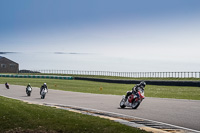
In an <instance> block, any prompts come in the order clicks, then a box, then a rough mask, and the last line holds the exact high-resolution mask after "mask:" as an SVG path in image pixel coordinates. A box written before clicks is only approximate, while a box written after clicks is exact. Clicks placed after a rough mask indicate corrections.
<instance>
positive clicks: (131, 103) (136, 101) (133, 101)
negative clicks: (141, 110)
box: [120, 90, 145, 109]
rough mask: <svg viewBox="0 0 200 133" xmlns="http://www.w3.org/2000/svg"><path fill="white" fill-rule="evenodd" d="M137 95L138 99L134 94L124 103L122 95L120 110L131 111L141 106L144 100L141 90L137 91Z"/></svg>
mask: <svg viewBox="0 0 200 133" xmlns="http://www.w3.org/2000/svg"><path fill="white" fill-rule="evenodd" d="M137 93H138V95H139V97H138V96H136V95H134V94H131V95H130V96H129V97H128V99H127V100H126V101H125V95H123V96H122V100H121V102H120V107H121V108H125V107H132V109H137V108H138V107H139V105H140V104H141V102H142V100H143V99H144V98H145V96H144V91H143V90H139V91H138V92H137Z"/></svg>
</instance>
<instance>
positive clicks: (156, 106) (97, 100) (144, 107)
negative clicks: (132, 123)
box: [0, 84, 200, 131]
mask: <svg viewBox="0 0 200 133" xmlns="http://www.w3.org/2000/svg"><path fill="white" fill-rule="evenodd" d="M0 95H2V96H7V97H12V98H17V99H20V100H26V101H30V102H37V103H55V104H63V105H72V106H79V107H84V108H91V109H97V110H103V111H108V112H115V113H120V114H125V115H130V116H134V117H140V118H145V119H149V120H154V121H159V122H164V123H168V124H173V125H176V126H181V127H185V128H190V129H194V130H198V131H200V100H178V99H167V98H148V97H147V98H145V99H144V101H143V102H142V104H141V105H140V106H139V107H138V109H137V110H133V109H131V108H125V109H121V108H119V102H120V100H121V96H116V95H100V94H88V93H78V92H68V91H59V90H51V89H49V92H48V94H47V95H46V98H45V99H41V98H40V95H39V88H35V87H33V91H32V94H31V97H28V96H26V93H25V87H24V86H18V85H10V89H6V88H5V86H4V85H2V84H0Z"/></svg>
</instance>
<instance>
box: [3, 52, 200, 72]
mask: <svg viewBox="0 0 200 133" xmlns="http://www.w3.org/2000/svg"><path fill="white" fill-rule="evenodd" d="M0 56H3V57H6V58H8V59H10V60H12V61H14V62H17V63H18V64H19V69H20V70H83V71H111V72H180V71H183V72H188V71H190V72H191V71H198V72H199V70H200V63H198V62H197V63H196V62H179V61H169V60H145V59H137V58H131V57H120V56H117V57H115V56H108V55H104V54H95V53H63V52H7V53H3V52H1V53H0Z"/></svg>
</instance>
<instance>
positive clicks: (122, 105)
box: [119, 99, 126, 108]
mask: <svg viewBox="0 0 200 133" xmlns="http://www.w3.org/2000/svg"><path fill="white" fill-rule="evenodd" d="M119 106H120V107H121V108H125V107H126V106H125V102H124V99H122V100H121V102H120V104H119Z"/></svg>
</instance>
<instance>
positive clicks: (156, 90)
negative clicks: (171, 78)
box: [0, 77, 200, 100]
mask: <svg viewBox="0 0 200 133" xmlns="http://www.w3.org/2000/svg"><path fill="white" fill-rule="evenodd" d="M5 82H8V83H10V84H16V85H24V86H26V85H27V84H28V83H31V85H32V86H34V87H40V86H41V85H42V84H43V83H44V82H46V83H47V85H48V88H50V89H57V90H65V91H75V92H84V93H96V94H113V95H124V94H125V93H126V91H129V90H131V88H132V87H133V86H134V85H135V84H117V83H103V82H94V81H83V80H61V79H33V78H32V79H31V78H2V77H1V78H0V83H1V84H3V83H5ZM100 88H102V90H100ZM145 96H146V97H160V98H176V99H192V100H200V87H182V86H155V85H147V86H146V87H145Z"/></svg>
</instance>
